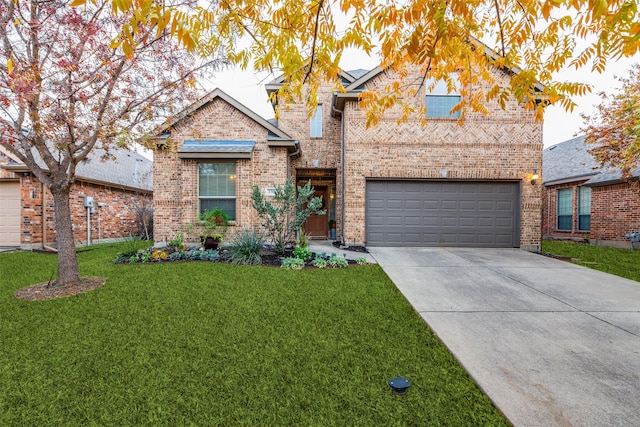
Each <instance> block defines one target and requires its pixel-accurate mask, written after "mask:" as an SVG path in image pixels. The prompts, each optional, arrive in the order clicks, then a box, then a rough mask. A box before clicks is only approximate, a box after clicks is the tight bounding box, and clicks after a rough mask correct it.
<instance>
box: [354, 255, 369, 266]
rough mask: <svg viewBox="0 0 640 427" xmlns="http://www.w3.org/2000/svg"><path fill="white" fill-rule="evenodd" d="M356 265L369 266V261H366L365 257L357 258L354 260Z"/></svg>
mask: <svg viewBox="0 0 640 427" xmlns="http://www.w3.org/2000/svg"><path fill="white" fill-rule="evenodd" d="M356 263H357V264H358V265H366V264H369V261H367V257H364V256H359V257H358V258H356Z"/></svg>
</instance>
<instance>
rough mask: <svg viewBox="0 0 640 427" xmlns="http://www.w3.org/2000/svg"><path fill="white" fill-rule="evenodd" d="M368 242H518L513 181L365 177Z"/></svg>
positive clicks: (471, 244) (517, 190)
mask: <svg viewBox="0 0 640 427" xmlns="http://www.w3.org/2000/svg"><path fill="white" fill-rule="evenodd" d="M366 198H367V202H366V209H367V211H366V227H367V230H366V232H367V245H369V246H468V247H509V248H511V247H518V246H519V245H520V238H519V231H520V222H519V218H520V184H519V183H517V182H475V181H474V182H457V181H448V182H439V181H438V182H436V181H367V196H366Z"/></svg>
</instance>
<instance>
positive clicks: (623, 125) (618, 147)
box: [581, 64, 640, 177]
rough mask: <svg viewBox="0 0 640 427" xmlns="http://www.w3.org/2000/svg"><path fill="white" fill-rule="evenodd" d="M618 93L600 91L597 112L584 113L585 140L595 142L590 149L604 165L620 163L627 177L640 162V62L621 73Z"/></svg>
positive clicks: (618, 164)
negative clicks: (627, 71)
mask: <svg viewBox="0 0 640 427" xmlns="http://www.w3.org/2000/svg"><path fill="white" fill-rule="evenodd" d="M618 81H620V83H621V84H622V87H621V88H620V89H619V91H618V92H617V93H615V94H612V95H608V94H606V93H604V92H601V93H600V94H599V95H600V98H602V102H601V103H600V105H598V107H597V113H596V114H595V115H594V116H588V115H583V116H582V117H583V119H584V121H585V127H584V128H581V131H582V132H584V133H585V135H586V138H585V141H586V142H587V143H591V144H594V148H592V149H591V150H590V153H591V154H592V155H593V156H594V158H595V159H596V160H597V161H598V162H600V164H601V165H602V166H612V167H617V168H620V169H621V170H622V174H623V176H625V177H629V175H630V172H631V169H633V168H635V167H637V166H638V165H639V163H640V64H636V65H635V66H633V67H632V68H631V70H629V76H628V77H619V78H618Z"/></svg>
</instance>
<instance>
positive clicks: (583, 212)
mask: <svg viewBox="0 0 640 427" xmlns="http://www.w3.org/2000/svg"><path fill="white" fill-rule="evenodd" d="M578 230H580V231H590V230H591V188H590V187H579V188H578Z"/></svg>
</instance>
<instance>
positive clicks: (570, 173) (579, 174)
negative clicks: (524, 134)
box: [542, 135, 600, 185]
mask: <svg viewBox="0 0 640 427" xmlns="http://www.w3.org/2000/svg"><path fill="white" fill-rule="evenodd" d="M584 140H585V137H584V135H582V136H578V137H576V138H573V139H570V140H568V141H564V142H561V143H559V144H556V145H554V146H551V147H549V148H547V149H545V150H544V151H543V152H542V178H543V184H545V185H551V184H554V183H559V182H562V181H572V180H579V179H588V178H589V177H591V176H594V175H596V174H598V172H599V170H600V165H599V164H598V162H596V161H595V159H594V158H593V157H592V156H591V154H589V151H588V150H589V147H587V146H586V144H585V141H584Z"/></svg>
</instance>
